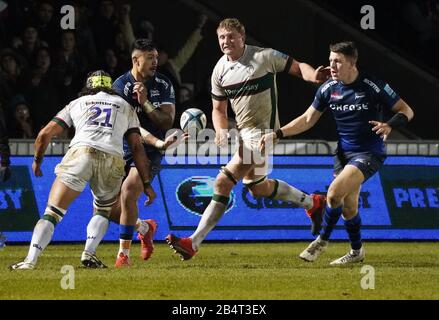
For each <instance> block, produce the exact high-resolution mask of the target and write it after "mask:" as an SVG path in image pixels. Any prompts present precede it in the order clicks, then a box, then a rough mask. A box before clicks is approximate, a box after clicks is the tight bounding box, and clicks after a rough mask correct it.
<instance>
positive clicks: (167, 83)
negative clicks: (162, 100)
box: [154, 72, 172, 89]
mask: <svg viewBox="0 0 439 320" xmlns="http://www.w3.org/2000/svg"><path fill="white" fill-rule="evenodd" d="M154 81H155V82H156V83H157V85H159V86H163V87H164V88H165V89H168V88H169V87H172V82H171V80H169V78H168V77H166V76H165V75H164V74H161V73H159V72H156V74H155V75H154Z"/></svg>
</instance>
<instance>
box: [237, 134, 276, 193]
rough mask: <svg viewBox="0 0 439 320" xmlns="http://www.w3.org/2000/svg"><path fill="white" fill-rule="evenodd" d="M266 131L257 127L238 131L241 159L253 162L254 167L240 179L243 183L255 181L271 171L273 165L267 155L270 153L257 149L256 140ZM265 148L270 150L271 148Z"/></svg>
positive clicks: (246, 162)
mask: <svg viewBox="0 0 439 320" xmlns="http://www.w3.org/2000/svg"><path fill="white" fill-rule="evenodd" d="M267 132H268V131H267ZM267 132H264V131H262V130H261V129H257V128H253V129H249V128H244V129H241V130H240V132H239V136H240V139H239V140H240V141H239V144H240V145H241V146H242V161H243V163H244V164H248V163H251V164H254V168H253V169H252V170H251V171H250V172H249V173H248V174H247V175H246V176H245V177H244V179H243V180H242V182H243V183H244V184H249V183H252V182H256V181H258V180H260V179H262V178H263V177H265V176H267V175H268V174H269V173H271V171H272V168H273V166H272V161H271V160H272V159H271V157H270V156H269V155H270V153H269V152H264V153H262V154H261V153H260V152H259V150H258V142H259V140H260V139H261V137H262V135H263V134H265V133H267ZM267 149H268V150H271V149H272V148H267Z"/></svg>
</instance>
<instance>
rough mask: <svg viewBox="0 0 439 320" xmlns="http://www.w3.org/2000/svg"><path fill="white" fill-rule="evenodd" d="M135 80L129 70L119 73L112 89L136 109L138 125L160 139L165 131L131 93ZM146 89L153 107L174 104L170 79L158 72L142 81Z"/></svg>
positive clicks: (163, 136)
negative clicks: (153, 120) (151, 118)
mask: <svg viewBox="0 0 439 320" xmlns="http://www.w3.org/2000/svg"><path fill="white" fill-rule="evenodd" d="M135 82H136V80H135V79H134V77H133V75H132V74H131V70H130V71H128V72H127V73H125V74H123V75H121V76H120V77H119V78H117V79H116V81H114V83H113V89H114V90H115V91H116V92H117V93H118V94H119V95H120V96H122V98H124V99H125V100H126V101H127V102H128V103H129V104H130V105H132V106H133V107H134V109H135V110H136V113H137V116H138V117H139V121H140V125H141V126H142V128H145V129H146V130H148V131H149V132H150V133H152V134H153V135H154V136H156V137H157V138H160V139H162V140H163V139H164V138H165V135H166V131H164V130H162V129H160V128H158V127H157V126H156V125H155V124H154V123H153V122H152V121H151V120H150V119H149V118H148V116H147V115H146V113H145V111H143V107H142V106H141V105H140V104H139V102H138V101H137V95H136V94H133V87H134V83H135ZM144 85H145V87H146V89H147V90H148V100H149V101H150V102H151V103H152V105H153V106H154V107H155V108H158V107H160V106H161V105H162V104H174V105H175V92H174V88H173V87H172V84H171V81H169V79H168V78H166V77H165V76H164V75H162V74H160V73H156V74H155V75H154V77H152V78H151V79H149V80H147V81H145V82H144Z"/></svg>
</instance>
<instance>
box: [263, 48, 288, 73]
mask: <svg viewBox="0 0 439 320" xmlns="http://www.w3.org/2000/svg"><path fill="white" fill-rule="evenodd" d="M264 54H265V56H266V58H267V59H268V61H269V71H270V72H273V73H278V72H288V71H289V70H290V68H291V65H292V63H293V58H291V57H290V56H289V55H287V54H285V53H283V52H280V51H277V50H274V49H271V48H267V49H265V50H264Z"/></svg>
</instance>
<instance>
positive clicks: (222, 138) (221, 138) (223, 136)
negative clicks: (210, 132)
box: [215, 129, 229, 148]
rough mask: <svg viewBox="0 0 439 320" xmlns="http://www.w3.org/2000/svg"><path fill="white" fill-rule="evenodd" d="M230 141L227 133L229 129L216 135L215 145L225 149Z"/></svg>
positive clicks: (222, 130)
mask: <svg viewBox="0 0 439 320" xmlns="http://www.w3.org/2000/svg"><path fill="white" fill-rule="evenodd" d="M228 141H229V134H228V133H227V129H221V130H219V131H217V132H216V134H215V144H216V145H217V146H218V147H220V148H221V147H224V146H225V145H226V144H227V142H228Z"/></svg>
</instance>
